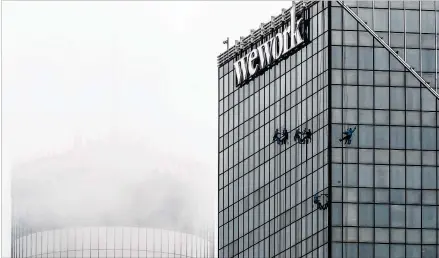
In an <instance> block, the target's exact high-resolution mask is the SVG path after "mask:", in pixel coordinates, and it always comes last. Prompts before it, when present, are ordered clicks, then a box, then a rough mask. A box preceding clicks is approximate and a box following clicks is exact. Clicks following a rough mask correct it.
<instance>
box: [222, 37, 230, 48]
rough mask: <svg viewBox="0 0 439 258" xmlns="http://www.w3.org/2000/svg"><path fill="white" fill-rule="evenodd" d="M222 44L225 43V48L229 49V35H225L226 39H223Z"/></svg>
mask: <svg viewBox="0 0 439 258" xmlns="http://www.w3.org/2000/svg"><path fill="white" fill-rule="evenodd" d="M223 44H226V45H227V50H229V37H227V39H226V40H224V41H223Z"/></svg>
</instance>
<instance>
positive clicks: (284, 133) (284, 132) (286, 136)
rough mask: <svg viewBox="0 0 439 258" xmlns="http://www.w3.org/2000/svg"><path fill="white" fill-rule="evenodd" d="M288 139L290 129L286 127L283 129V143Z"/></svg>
mask: <svg viewBox="0 0 439 258" xmlns="http://www.w3.org/2000/svg"><path fill="white" fill-rule="evenodd" d="M287 141H288V131H287V129H286V128H284V130H283V131H282V144H286V143H287Z"/></svg>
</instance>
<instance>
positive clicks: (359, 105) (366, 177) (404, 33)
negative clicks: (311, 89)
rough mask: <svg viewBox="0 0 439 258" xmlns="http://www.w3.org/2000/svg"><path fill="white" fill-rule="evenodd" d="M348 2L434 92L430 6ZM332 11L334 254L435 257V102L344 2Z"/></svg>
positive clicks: (378, 257)
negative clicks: (348, 136) (344, 140)
mask: <svg viewBox="0 0 439 258" xmlns="http://www.w3.org/2000/svg"><path fill="white" fill-rule="evenodd" d="M349 5H350V6H351V8H352V9H353V10H354V11H355V12H356V13H357V14H358V15H359V16H360V18H362V19H363V20H364V21H366V22H367V24H368V25H369V26H370V27H371V28H373V29H374V30H375V31H376V33H377V34H378V35H379V36H381V37H382V38H383V39H384V41H386V42H390V46H391V47H392V48H393V49H394V50H396V51H398V54H399V55H400V56H401V57H403V58H405V60H406V61H407V62H408V64H409V65H410V66H412V67H413V68H414V70H415V71H417V72H418V73H419V74H420V75H422V77H423V78H424V79H425V80H426V81H428V82H430V85H432V87H433V88H435V85H436V82H435V77H436V74H435V73H436V71H437V68H436V53H437V51H436V48H437V43H436V38H437V36H436V22H435V16H437V15H438V14H439V13H438V12H436V11H435V3H434V2H429V1H425V2H424V1H422V5H421V4H420V2H419V1H410V2H402V1H398V2H397V1H395V2H390V4H389V3H388V2H385V1H377V2H375V3H373V2H372V1H370V2H366V1H364V2H359V3H355V4H354V3H350V4H349ZM436 5H437V6H438V7H439V5H438V4H437V3H436ZM420 7H422V10H420ZM331 11H332V16H331V28H332V40H331V45H332V46H331V47H332V48H331V49H332V56H331V65H332V79H331V84H332V85H331V89H332V91H331V93H332V94H331V112H332V119H331V121H332V123H331V126H332V132H333V133H332V138H331V147H332V148H331V152H332V155H331V156H332V157H331V161H332V162H331V163H332V164H331V166H332V182H331V186H332V195H331V196H332V204H331V212H332V214H331V215H332V216H331V224H332V229H331V231H332V234H331V237H332V241H333V245H332V257H334V258H342V257H343V258H357V257H359V258H370V257H376V258H388V257H390V258H416V257H423V258H436V257H438V256H439V254H438V253H437V252H438V251H437V250H436V249H437V244H438V240H437V233H438V230H437V229H438V221H437V215H438V212H439V210H438V206H437V199H438V198H439V196H438V191H437V189H438V175H437V154H438V152H437V149H438V145H437V144H438V139H439V138H438V133H439V132H438V127H437V126H438V122H437V110H438V109H437V100H436V98H435V96H434V95H433V94H432V93H431V92H429V91H428V90H427V88H425V87H424V86H422V85H421V84H420V82H419V81H418V80H417V79H416V78H415V77H414V76H413V75H412V74H411V73H410V72H408V71H407V70H406V69H405V67H404V66H403V65H401V63H400V62H398V61H397V60H396V58H395V57H393V56H392V55H391V54H390V53H389V52H388V51H387V50H386V49H385V48H383V47H382V45H381V44H380V43H379V42H377V41H376V40H374V38H373V37H372V35H371V34H369V33H368V32H367V31H366V30H365V29H364V28H363V27H362V26H361V25H359V24H358V23H357V22H356V20H354V19H353V18H352V16H350V14H349V13H348V12H346V11H345V10H344V9H343V8H341V7H340V5H338V4H336V3H335V2H334V3H333V6H332V9H331ZM354 126H356V127H357V130H356V132H355V134H354V138H353V142H352V144H351V145H342V144H341V142H340V141H339V140H338V139H339V138H340V137H341V133H342V131H343V130H346V129H347V128H348V127H354Z"/></svg>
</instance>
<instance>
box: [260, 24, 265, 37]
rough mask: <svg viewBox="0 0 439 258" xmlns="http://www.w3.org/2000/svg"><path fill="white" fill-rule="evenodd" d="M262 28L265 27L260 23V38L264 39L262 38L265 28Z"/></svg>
mask: <svg viewBox="0 0 439 258" xmlns="http://www.w3.org/2000/svg"><path fill="white" fill-rule="evenodd" d="M264 26H265V24H264V23H261V26H260V30H261V37H264V36H265V28H264Z"/></svg>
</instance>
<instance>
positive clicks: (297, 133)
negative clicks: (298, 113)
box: [294, 130, 302, 142]
mask: <svg viewBox="0 0 439 258" xmlns="http://www.w3.org/2000/svg"><path fill="white" fill-rule="evenodd" d="M301 134H302V132H300V131H299V130H296V133H295V134H294V141H295V142H297V141H299V142H301V138H302V136H301Z"/></svg>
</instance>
